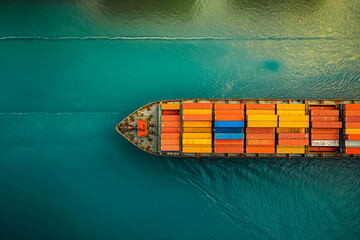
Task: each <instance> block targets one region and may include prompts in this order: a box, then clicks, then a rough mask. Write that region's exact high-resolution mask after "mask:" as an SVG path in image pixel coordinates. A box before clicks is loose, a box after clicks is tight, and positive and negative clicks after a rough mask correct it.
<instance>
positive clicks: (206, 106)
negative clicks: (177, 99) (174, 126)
mask: <svg viewBox="0 0 360 240" xmlns="http://www.w3.org/2000/svg"><path fill="white" fill-rule="evenodd" d="M183 109H212V103H183Z"/></svg>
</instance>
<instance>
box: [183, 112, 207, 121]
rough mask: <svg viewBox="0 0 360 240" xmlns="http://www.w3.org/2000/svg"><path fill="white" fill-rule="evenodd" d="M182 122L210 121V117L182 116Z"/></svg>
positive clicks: (197, 115) (200, 115) (202, 115)
mask: <svg viewBox="0 0 360 240" xmlns="http://www.w3.org/2000/svg"><path fill="white" fill-rule="evenodd" d="M182 117H183V120H184V121H211V120H212V116H211V115H204V114H187V115H183V116H182Z"/></svg>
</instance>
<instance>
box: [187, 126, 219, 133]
mask: <svg viewBox="0 0 360 240" xmlns="http://www.w3.org/2000/svg"><path fill="white" fill-rule="evenodd" d="M211 131H212V129H211V128H188V127H186V128H183V132H185V133H211Z"/></svg>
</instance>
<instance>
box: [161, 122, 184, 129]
mask: <svg viewBox="0 0 360 240" xmlns="http://www.w3.org/2000/svg"><path fill="white" fill-rule="evenodd" d="M161 127H163V128H164V127H180V121H179V122H162V123H161Z"/></svg>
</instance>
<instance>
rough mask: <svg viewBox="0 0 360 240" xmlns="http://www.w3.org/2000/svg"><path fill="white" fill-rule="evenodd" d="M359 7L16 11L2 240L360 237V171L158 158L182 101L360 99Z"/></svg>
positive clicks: (3, 33)
mask: <svg viewBox="0 0 360 240" xmlns="http://www.w3.org/2000/svg"><path fill="white" fill-rule="evenodd" d="M359 16H360V3H359V1H357V0H344V1H338V0H308V1H305V0H286V1H285V0H266V1H265V0H252V1H250V0H248V1H241V0H228V1H225V0H197V1H196V0H186V1H184V0H183V1H180V0H175V1H165V0H153V1H146V0H122V1H120V0H119V1H115V0H102V1H100V0H83V1H65V0H64V1H32V3H29V2H28V1H12V2H10V1H8V2H6V1H2V2H1V3H0V74H1V75H0V102H1V104H0V191H1V195H0V213H1V214H0V239H360V162H359V161H358V160H355V159H336V160H331V159H317V160H316V159H315V160H314V159H302V160H299V159H297V160H293V159H281V160H276V159H262V160H256V159H246V160H244V159H238V160H194V159H177V158H174V159H173V158H165V157H156V156H152V155H150V154H146V153H145V152H143V151H141V150H139V149H136V148H135V147H134V146H133V145H131V144H130V143H128V142H127V141H126V140H125V139H124V138H122V137H121V136H120V135H118V134H117V133H116V131H115V129H114V127H115V125H116V124H117V123H118V122H119V121H120V120H121V119H123V118H124V117H126V116H127V115H128V114H129V113H131V112H132V111H134V110H135V109H137V108H138V107H140V106H142V105H144V104H146V103H148V102H151V101H157V100H163V99H178V98H346V99H350V98H360V94H359V92H360V68H359V66H360V37H359V36H360V17H359Z"/></svg>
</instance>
